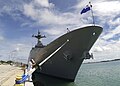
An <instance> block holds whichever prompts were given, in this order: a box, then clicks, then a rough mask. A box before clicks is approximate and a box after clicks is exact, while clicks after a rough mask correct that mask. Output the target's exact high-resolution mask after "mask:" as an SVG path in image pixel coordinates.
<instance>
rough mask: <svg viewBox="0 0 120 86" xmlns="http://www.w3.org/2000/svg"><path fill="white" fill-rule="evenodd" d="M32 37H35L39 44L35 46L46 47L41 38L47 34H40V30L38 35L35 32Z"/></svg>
mask: <svg viewBox="0 0 120 86" xmlns="http://www.w3.org/2000/svg"><path fill="white" fill-rule="evenodd" d="M32 37H34V38H36V39H37V44H36V45H35V48H43V47H44V46H43V44H42V42H41V40H40V39H42V38H46V36H45V35H44V36H42V35H41V34H40V31H39V30H38V34H37V35H34V34H33V35H32Z"/></svg>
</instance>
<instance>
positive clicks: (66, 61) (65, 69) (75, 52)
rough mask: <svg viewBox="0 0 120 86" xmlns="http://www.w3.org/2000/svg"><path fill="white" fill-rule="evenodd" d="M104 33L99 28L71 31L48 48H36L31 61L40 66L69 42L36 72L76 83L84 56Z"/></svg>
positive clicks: (88, 27)
mask: <svg viewBox="0 0 120 86" xmlns="http://www.w3.org/2000/svg"><path fill="white" fill-rule="evenodd" d="M101 32H102V28H101V27H99V26H87V27H84V28H79V29H76V30H74V31H71V32H69V33H67V34H65V35H63V36H61V37H59V38H58V39H56V40H54V41H53V42H51V43H50V44H49V45H47V46H46V47H44V48H42V49H40V48H34V49H32V50H31V52H30V57H29V59H31V58H32V59H34V61H35V62H36V64H39V63H40V62H41V61H43V60H44V59H45V58H47V57H48V56H49V55H51V53H53V52H54V51H55V50H56V49H58V48H59V47H60V46H61V45H62V44H64V43H65V42H66V41H67V40H69V42H67V43H66V44H65V45H64V46H63V47H62V48H61V49H60V50H59V51H58V52H57V53H55V54H54V55H53V56H52V57H51V58H50V59H49V60H48V61H47V62H45V63H44V64H43V65H42V66H41V68H40V70H37V71H36V72H38V73H40V74H43V75H48V76H53V77H57V78H62V79H67V80H70V81H74V80H75V77H76V75H77V72H78V70H79V68H80V66H81V64H82V62H83V60H84V57H83V54H84V52H85V51H89V50H90V49H91V47H92V46H93V44H94V43H95V41H96V40H97V39H98V37H99V35H100V34H101Z"/></svg>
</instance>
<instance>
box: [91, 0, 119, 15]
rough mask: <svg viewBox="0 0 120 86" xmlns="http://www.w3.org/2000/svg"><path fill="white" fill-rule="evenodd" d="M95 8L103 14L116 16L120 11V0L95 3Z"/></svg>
mask: <svg viewBox="0 0 120 86" xmlns="http://www.w3.org/2000/svg"><path fill="white" fill-rule="evenodd" d="M93 7H94V8H93V9H94V10H95V11H98V12H99V13H100V14H101V15H103V16H105V15H108V16H110V15H112V16H115V15H117V14H119V13H120V1H117V0H116V1H103V2H99V3H98V2H96V3H95V4H93Z"/></svg>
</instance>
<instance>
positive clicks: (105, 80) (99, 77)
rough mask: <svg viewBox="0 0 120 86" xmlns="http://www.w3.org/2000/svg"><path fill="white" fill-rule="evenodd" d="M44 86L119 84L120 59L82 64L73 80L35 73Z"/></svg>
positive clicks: (106, 85) (103, 85)
mask: <svg viewBox="0 0 120 86" xmlns="http://www.w3.org/2000/svg"><path fill="white" fill-rule="evenodd" d="M36 76H37V77H38V78H37V80H38V81H41V82H42V83H44V86H119V84H120V61H114V62H105V63H94V64H82V66H81V68H80V70H79V72H78V75H77V77H76V80H75V82H67V81H64V80H60V79H55V78H51V77H47V76H43V75H39V74H38V75H36Z"/></svg>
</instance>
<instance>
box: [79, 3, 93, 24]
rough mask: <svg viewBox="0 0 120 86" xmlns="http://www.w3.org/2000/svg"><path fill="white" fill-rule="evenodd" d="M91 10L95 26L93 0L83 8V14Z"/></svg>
mask: <svg viewBox="0 0 120 86" xmlns="http://www.w3.org/2000/svg"><path fill="white" fill-rule="evenodd" d="M90 10H91V14H92V19H93V25H94V26H95V21H94V15H93V10H92V5H91V2H89V4H88V5H86V7H85V8H83V9H82V11H81V14H83V13H86V12H88V11H90Z"/></svg>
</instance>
